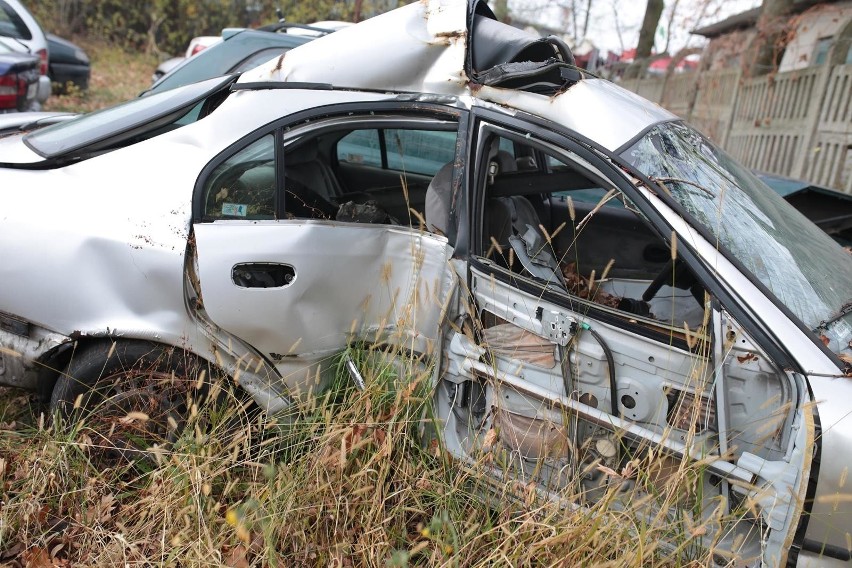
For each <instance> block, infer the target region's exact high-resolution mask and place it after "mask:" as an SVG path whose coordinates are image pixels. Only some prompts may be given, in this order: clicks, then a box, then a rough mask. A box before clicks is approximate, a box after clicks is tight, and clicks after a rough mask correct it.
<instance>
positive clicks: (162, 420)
mask: <svg viewBox="0 0 852 568" xmlns="http://www.w3.org/2000/svg"><path fill="white" fill-rule="evenodd" d="M202 372H205V375H204V376H205V377H209V372H210V369H209V368H208V365H207V363H206V362H204V361H202V360H200V359H199V358H197V357H195V356H193V355H191V354H188V353H186V352H185V351H182V350H180V349H176V348H174V347H167V346H163V345H158V344H156V343H152V342H147V341H115V342H113V341H110V340H106V341H99V342H98V343H94V344H92V345H90V346H88V347H86V348H85V349H84V350H83V351H82V352H80V351H79V350H78V352H77V353H76V355H75V356H74V358H73V359H72V360H71V362H70V363H69V364H68V367H67V369H66V372H65V373H64V374H63V375H62V376H61V377H60V379H59V380H58V381H57V383H56V386H55V387H54V389H53V393H52V395H51V399H50V412H51V416H53V417H54V418H55V419H61V420H62V421H63V422H62V424H63V425H64V426H66V427H68V428H76V429H77V430H78V435H82V434H85V435H87V436H88V437H89V438H90V439H91V445H89V446H88V447H89V453H90V457H91V459H92V461H93V462H97V463H98V464H99V465H102V466H118V465H122V464H133V463H138V462H140V460H142V461H149V460H151V459H152V458H153V455H152V453H151V452H150V451H149V450H150V449H151V448H152V447H154V445H157V446H159V447H164V446H168V445H170V444H171V443H173V442H174V441H175V440H176V439H177V437H178V436H179V435H180V433H181V431H182V430H183V427H184V425H185V424H186V419H187V417H188V414H189V409H190V406H191V404H192V403H193V401H194V399H195V397H197V396H199V395H201V394H203V393H202V392H200V391H199V386H200V385H199V382H204V381H199V379H200V378H201V377H202V375H201V373H202ZM203 390H204V387H203V386H201V391H203Z"/></svg>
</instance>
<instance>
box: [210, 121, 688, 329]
mask: <svg viewBox="0 0 852 568" xmlns="http://www.w3.org/2000/svg"><path fill="white" fill-rule="evenodd" d="M434 128H435V127H434V126H432V127H431V129H426V128H422V127H417V128H412V127H394V128H381V127H372V126H371V127H369V128H352V127H349V128H340V127H339V126H338V127H336V128H324V129H323V128H321V129H318V130H317V131H316V132H314V133H313V134H312V135H305V136H301V137H298V138H296V139H294V140H292V141H289V142H286V143H285V152H284V159H283V161H284V167H283V169H284V172H285V175H284V176H283V195H284V199H283V201H284V203H278V199H277V198H276V196H277V195H279V194H278V192H277V191H276V179H277V176H276V166H275V135H274V134H268V135H266V136H265V137H263V138H261V139H259V140H257V141H255V142H254V143H252V144H250V145H249V146H247V147H246V148H244V149H243V150H241V151H239V152H237V153H236V154H234V155H233V156H232V157H231V158H229V159H228V160H226V161H225V162H223V163H222V164H221V165H219V166H218V167H217V168H216V169H215V171H214V172H213V173H212V175H211V176H210V177H209V178H208V181H207V182H206V189H205V194H204V195H205V219H206V220H217V219H246V220H269V219H276V218H285V219H286V218H308V219H326V220H337V221H348V222H361V223H380V224H401V225H409V226H413V227H420V226H422V224H423V223H425V225H426V228H428V230H430V231H433V232H437V233H441V234H447V232H448V231H447V222H448V217H449V208H450V206H449V200H450V199H451V188H450V183H451V177H452V176H451V174H452V164H453V160H454V154H455V147H456V144H455V138H456V130H455V128H456V127H455V124H443V125H440V126H439V128H441V129H434ZM491 147H492V148H491V151H490V152H489V156H488V163H487V170H488V173H487V176H486V177H487V181H486V183H487V187H486V188H485V191H484V195H485V200H484V203H482V204H481V208H482V209H481V211H482V213H481V214H482V226H481V228H480V234H481V238H479V243H478V244H479V246H480V250H474V251H472V252H474V254H477V255H479V256H481V257H483V258H485V259H487V260H489V261H490V262H493V263H495V264H497V265H499V266H501V267H503V268H507V269H509V270H511V271H512V272H515V273H517V274H523V275H525V276H527V277H532V278H536V279H540V280H544V281H546V282H549V283H550V285H553V286H556V287H557V288H562V289H564V290H566V291H568V292H569V293H571V294H572V295H575V296H578V297H580V298H583V299H588V300H591V301H594V302H596V303H598V304H602V305H604V306H608V307H609V308H614V309H617V310H619V311H622V312H628V313H630V314H633V315H635V316H640V317H647V318H651V319H654V320H658V321H668V322H670V323H671V324H672V325H674V326H677V327H679V326H680V325H682V323H683V322H687V323H688V324H689V325H692V326H697V325H698V324H700V323H701V320H702V317H703V311H704V290H703V288H701V287H700V285H698V284H697V283H696V281H695V279H694V278H693V277H692V276H691V274H690V272H689V270H688V269H687V268H686V267H685V265H684V264H682V263H681V262H675V263H673V262H672V259H671V251H670V249H669V247H668V245H666V244H665V243H664V242H663V241H662V240H661V239H660V237H659V236H658V235H656V234H653V233H652V231H651V230H650V229H649V227H648V225H647V224H646V223H645V222H644V221H643V219H642V216H641V214H640V213H639V211H638V210H637V209H636V208H635V207H633V206H632V205H631V204H630V202H629V200H628V199H627V198H626V197H625V196H623V195H622V194H621V193H620V192H617V191H615V190H612V191H610V189H611V188H609V187H607V182H606V180H604V179H595V176H594V175H593V174H590V173H589V172H585V171H583V170H582V169H581V168H578V167H577V166H576V165H572V163H571V162H570V160H567V159H565V158H564V157H562V158H560V157H559V156H558V154H557V153H556V152H555V151H551V150H547V149H546V148H543V147H539V146H536V145H533V144H531V143H530V142H529V141H526V140H523V139H521V138H517V139H514V138H510V137H495V138H494V139H493V141H492V142H491ZM672 279H674V284H675V285H676V288H672V287H671V286H667V285H665V284H666V283H667V282H668V283H671V281H672Z"/></svg>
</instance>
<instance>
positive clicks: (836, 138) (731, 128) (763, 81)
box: [622, 65, 852, 193]
mask: <svg viewBox="0 0 852 568" xmlns="http://www.w3.org/2000/svg"><path fill="white" fill-rule="evenodd" d="M622 86H623V87H625V88H627V89H629V90H631V91H633V92H635V93H638V94H639V95H641V96H643V97H645V98H647V99H649V100H651V101H653V102H655V103H658V104H660V105H661V106H663V107H665V108H667V109H669V110H670V111H672V112H673V113H675V114H677V115H679V116H681V117H683V118H685V119H686V120H687V121H689V122H691V123H692V124H694V125H695V126H696V127H698V128H699V129H700V130H701V131H702V132H704V133H705V134H706V135H707V136H709V137H710V138H712V139H713V140H714V141H716V142H717V143H718V144H719V145H720V146H722V147H723V148H724V149H725V150H727V151H728V152H729V153H730V154H732V155H733V156H734V157H735V158H737V159H738V160H739V161H740V162H742V163H743V164H745V165H746V166H748V167H750V168H754V169H757V170H761V171H765V172H769V173H774V174H779V175H785V176H790V177H795V178H802V179H806V180H809V181H811V182H813V183H816V184H820V185H824V186H827V187H832V188H834V189H837V190H840V191H844V192H846V193H852V65H838V66H834V67H830V66H822V67H812V68H808V69H801V70H798V71H790V72H787V73H778V74H775V75H768V76H764V77H757V78H748V79H746V78H743V77H742V74H741V72H740V71H739V70H733V69H730V70H729V69H726V70H722V71H710V72H704V73H686V74H681V75H670V76H668V77H663V78H652V79H637V80H633V81H624V82H623V83H622Z"/></svg>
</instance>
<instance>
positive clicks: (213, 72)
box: [150, 21, 351, 92]
mask: <svg viewBox="0 0 852 568" xmlns="http://www.w3.org/2000/svg"><path fill="white" fill-rule="evenodd" d="M320 24H323V26H320ZM348 25H351V23H350V22H337V21H325V22H318V23H317V24H311V25H302V24H290V23H277V24H271V25H268V26H263V27H261V28H258V29H257V30H251V29H246V28H229V29H225V30H222V35H221V37H211V36H202V37H200V38H195V39H193V40H192V41H191V42H190V47H189V48H187V56H186V57H175V58H172V59H169V60H167V61H165V62H163V63H161V64H160V66H159V67H157V70H156V71H155V72H154V75H153V76H152V80H153V85H152V87H151V89H150V92H157V91H159V90H162V89H172V88H174V87H176V86H179V85H186V84H189V83H190V82H192V81H198V80H201V79H208V78H210V77H215V76H217V75H223V74H225V73H239V72H241V71H244V70H246V69H251V68H252V67H254V66H256V65H258V64H260V63H262V62H263V61H264V60H266V59H272V58H273V57H275V56H276V55H278V54H280V53H282V52H283V51H286V50H288V49H292V48H293V47H296V46H297V45H301V44H303V43H305V42H306V41H309V40H311V39H313V38H316V37H320V36H323V35H327V34H329V33H331V32H333V31H335V30H337V29H341V28H343V27H346V26H348ZM326 26H327V27H326ZM235 38H236V39H235ZM196 40H203V41H198V42H196ZM214 40H215V41H214ZM223 43H224V44H225V45H224V46H222V44H223ZM199 46H204V47H203V48H201V49H199ZM211 48H215V50H214V51H213V53H212V54H211V53H209V52H208V53H206V54H204V52H206V51H209V50H210V49H211ZM190 52H192V53H191V54H190ZM202 54H204V57H202V58H201V59H199V57H200V56H201V55H202ZM178 69H180V72H179V75H178V76H177V77H172V78H171V79H169V80H167V81H162V82H161V81H160V79H162V78H163V77H164V76H165V75H166V74H169V73H171V72H172V71H177V70H178Z"/></svg>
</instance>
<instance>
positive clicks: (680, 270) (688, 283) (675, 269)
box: [642, 259, 704, 305]
mask: <svg viewBox="0 0 852 568" xmlns="http://www.w3.org/2000/svg"><path fill="white" fill-rule="evenodd" d="M666 284H669V285H671V286H674V287H675V288H680V289H682V290H689V291H690V292H692V296H693V297H694V298H695V300H696V301H697V302H698V303H699V304H702V305H703V304H704V287H703V286H702V285H701V283H700V282H699V281H698V279H697V278H695V275H694V274H693V273H692V270H690V268H689V265H687V264H686V262H684V261H682V260H681V259H677V260H669V261H668V262H667V263H666V265H665V266H664V267H663V269H662V270H660V273H659V274H657V276H655V277H654V279H653V280H652V281H651V283H650V284H648V287H647V288H646V289H645V292H644V293H643V294H642V300H643V301H645V302H650V301H651V300H652V299H653V298H654V296H656V295H657V293H658V292H659V291H660V288H662V287H663V286H664V285H666Z"/></svg>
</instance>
